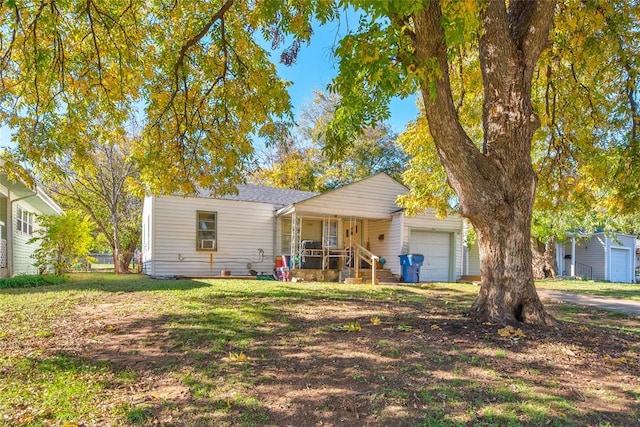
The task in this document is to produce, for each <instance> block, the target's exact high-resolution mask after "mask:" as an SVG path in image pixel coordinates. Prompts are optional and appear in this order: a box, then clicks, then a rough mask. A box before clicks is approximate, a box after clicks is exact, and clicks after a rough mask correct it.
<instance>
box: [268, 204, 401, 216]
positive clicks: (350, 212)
mask: <svg viewBox="0 0 640 427" xmlns="http://www.w3.org/2000/svg"><path fill="white" fill-rule="evenodd" d="M294 213H295V214H296V215H298V216H306V217H336V218H362V219H391V212H389V213H387V214H382V213H380V214H377V215H375V214H374V215H372V214H371V213H370V212H368V213H365V212H362V210H361V209H358V208H357V206H355V207H344V208H339V209H314V210H307V209H296V206H295V205H290V206H286V207H284V208H282V209H280V210H278V211H277V212H276V216H289V215H293V214H294Z"/></svg>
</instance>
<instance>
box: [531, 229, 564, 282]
mask: <svg viewBox="0 0 640 427" xmlns="http://www.w3.org/2000/svg"><path fill="white" fill-rule="evenodd" d="M555 244H556V241H555V239H554V238H550V239H548V240H547V241H546V242H541V241H540V240H538V239H536V238H534V237H532V238H531V255H532V256H533V278H534V279H555V278H556V276H557V275H558V273H557V271H558V268H557V267H556V260H555V259H556V248H555Z"/></svg>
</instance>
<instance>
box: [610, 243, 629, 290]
mask: <svg viewBox="0 0 640 427" xmlns="http://www.w3.org/2000/svg"><path fill="white" fill-rule="evenodd" d="M631 259H632V258H631V250H630V249H629V248H613V247H612V248H611V272H610V274H609V280H611V281H612V282H621V283H629V282H631V281H632V280H631V267H630V265H631Z"/></svg>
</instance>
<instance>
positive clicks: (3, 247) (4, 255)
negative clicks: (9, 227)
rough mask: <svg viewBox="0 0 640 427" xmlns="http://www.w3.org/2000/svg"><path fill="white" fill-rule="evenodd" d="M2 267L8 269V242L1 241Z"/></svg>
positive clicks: (0, 263) (0, 262) (0, 261)
mask: <svg viewBox="0 0 640 427" xmlns="http://www.w3.org/2000/svg"><path fill="white" fill-rule="evenodd" d="M0 267H1V268H7V241H6V240H5V239H2V240H0Z"/></svg>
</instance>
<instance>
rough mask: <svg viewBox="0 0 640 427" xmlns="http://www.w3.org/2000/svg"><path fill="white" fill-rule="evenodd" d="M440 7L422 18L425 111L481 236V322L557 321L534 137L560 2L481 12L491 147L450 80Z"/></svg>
mask: <svg viewBox="0 0 640 427" xmlns="http://www.w3.org/2000/svg"><path fill="white" fill-rule="evenodd" d="M440 7H441V6H440V3H439V2H437V1H431V2H429V3H428V6H427V8H426V9H425V10H423V11H421V12H420V13H418V14H417V15H416V16H415V18H414V25H415V35H414V41H415V48H416V58H417V63H418V64H427V65H426V66H425V65H423V67H425V70H424V72H425V75H426V79H425V82H424V84H423V88H422V97H423V101H424V106H425V114H426V116H427V120H428V122H429V129H430V131H431V134H432V136H433V139H434V141H435V144H436V148H437V150H438V155H439V157H440V160H441V161H442V164H443V166H444V168H445V171H446V172H447V178H448V181H449V184H450V185H451V186H452V188H453V189H454V190H455V192H456V194H457V195H458V196H459V198H460V206H461V213H462V215H463V216H465V217H467V218H469V220H470V221H471V223H472V224H473V227H474V229H475V230H476V232H477V234H478V245H479V249H480V270H481V274H482V285H481V288H480V292H479V294H478V297H477V299H476V301H475V302H474V304H473V306H472V308H471V313H470V314H471V316H472V317H474V318H476V319H477V320H478V321H483V322H484V321H490V322H498V323H503V324H507V323H515V322H518V321H521V322H527V323H534V324H550V323H552V322H553V319H552V318H551V317H550V316H549V315H548V314H547V313H546V312H545V310H544V307H543V306H542V303H541V302H540V299H539V298H538V295H537V293H536V290H535V286H534V281H533V270H532V264H531V261H532V258H531V247H530V242H529V240H530V226H531V214H532V208H533V200H534V195H535V186H536V177H535V173H534V171H533V168H532V162H531V141H532V138H533V133H534V132H535V130H536V129H537V127H538V126H539V121H538V118H537V116H536V115H535V114H534V112H533V107H532V104H531V79H532V76H533V69H534V67H535V63H536V61H537V59H538V57H539V55H540V53H541V52H542V50H543V49H544V47H545V44H546V41H547V36H548V32H549V27H550V25H551V20H552V17H553V11H554V3H553V2H552V1H549V2H544V1H537V2H536V1H518V0H513V1H511V2H510V3H509V9H508V10H507V6H506V5H505V2H504V0H488V1H487V2H486V5H483V7H482V8H481V11H480V15H481V16H480V21H481V26H482V35H481V37H480V42H479V46H478V47H479V50H478V55H479V57H480V64H481V68H482V78H483V86H484V103H483V118H482V119H483V129H484V141H483V148H482V150H480V149H478V147H477V146H476V145H475V144H474V142H473V141H472V140H471V139H470V138H469V136H468V135H467V133H466V132H465V130H464V129H463V128H462V126H461V124H460V120H459V118H458V113H457V109H456V107H455V104H454V102H453V97H452V91H451V85H450V81H449V65H448V60H447V54H448V47H447V45H446V41H445V37H444V31H443V29H442V12H441V10H440Z"/></svg>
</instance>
